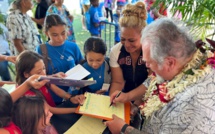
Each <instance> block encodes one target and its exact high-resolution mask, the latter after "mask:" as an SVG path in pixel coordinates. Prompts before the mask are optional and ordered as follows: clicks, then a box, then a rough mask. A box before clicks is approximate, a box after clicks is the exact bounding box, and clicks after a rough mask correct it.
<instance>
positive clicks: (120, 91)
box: [109, 91, 122, 107]
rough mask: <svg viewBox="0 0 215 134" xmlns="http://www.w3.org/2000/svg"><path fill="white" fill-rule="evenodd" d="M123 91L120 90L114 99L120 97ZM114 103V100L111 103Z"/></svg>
mask: <svg viewBox="0 0 215 134" xmlns="http://www.w3.org/2000/svg"><path fill="white" fill-rule="evenodd" d="M121 93H122V91H120V92H119V93H118V94H117V95H116V96H115V98H114V99H116V98H117V97H119V96H120V94H121ZM112 105H113V101H112V102H111V103H110V106H112ZM110 106H109V107H110Z"/></svg>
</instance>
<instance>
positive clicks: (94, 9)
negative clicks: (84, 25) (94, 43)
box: [89, 0, 101, 37]
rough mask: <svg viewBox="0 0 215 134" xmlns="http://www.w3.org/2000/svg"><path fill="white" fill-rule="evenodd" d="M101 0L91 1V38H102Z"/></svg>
mask: <svg viewBox="0 0 215 134" xmlns="http://www.w3.org/2000/svg"><path fill="white" fill-rule="evenodd" d="M98 6H99V0H90V9H89V14H90V29H89V32H90V34H91V36H97V37H100V31H101V30H100V19H99V11H98Z"/></svg>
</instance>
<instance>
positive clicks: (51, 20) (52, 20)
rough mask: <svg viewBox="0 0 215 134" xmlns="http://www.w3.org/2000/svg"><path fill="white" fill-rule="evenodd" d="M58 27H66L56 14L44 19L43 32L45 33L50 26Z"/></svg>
mask: <svg viewBox="0 0 215 134" xmlns="http://www.w3.org/2000/svg"><path fill="white" fill-rule="evenodd" d="M58 25H65V26H66V22H64V21H63V20H62V19H61V17H60V16H59V15H58V14H50V15H48V16H46V18H45V21H44V27H43V28H44V29H43V30H44V31H45V32H47V31H48V30H49V29H50V28H51V27H52V26H58Z"/></svg>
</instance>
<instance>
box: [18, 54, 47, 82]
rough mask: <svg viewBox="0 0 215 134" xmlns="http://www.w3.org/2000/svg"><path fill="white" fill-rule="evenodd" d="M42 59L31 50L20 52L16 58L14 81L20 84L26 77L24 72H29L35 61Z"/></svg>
mask: <svg viewBox="0 0 215 134" xmlns="http://www.w3.org/2000/svg"><path fill="white" fill-rule="evenodd" d="M39 60H43V57H42V56H41V55H39V54H38V53H35V52H33V51H29V50H25V51H23V52H22V53H20V54H19V55H18V57H17V59H16V72H17V75H16V83H17V84H18V85H21V84H22V83H23V82H25V80H26V79H27V78H25V76H24V73H30V72H31V70H32V69H33V68H34V66H35V63H36V62H38V61H39Z"/></svg>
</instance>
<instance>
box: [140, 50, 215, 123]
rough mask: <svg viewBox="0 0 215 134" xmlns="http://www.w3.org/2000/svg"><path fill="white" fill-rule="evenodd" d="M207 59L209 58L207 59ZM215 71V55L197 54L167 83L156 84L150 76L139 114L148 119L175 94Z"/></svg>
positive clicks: (154, 77) (153, 77)
mask: <svg viewBox="0 0 215 134" xmlns="http://www.w3.org/2000/svg"><path fill="white" fill-rule="evenodd" d="M208 57H209V58H208ZM212 68H214V69H215V53H212V52H210V51H208V52H206V53H202V52H200V50H197V52H196V53H195V54H194V56H193V59H192V60H191V61H190V62H189V63H188V64H187V65H186V67H185V68H184V69H183V70H182V72H181V73H179V74H178V75H177V76H175V77H174V79H173V80H171V81H169V82H164V83H162V84H157V83H158V82H157V79H156V76H151V82H150V86H149V88H148V90H147V91H146V94H145V96H144V99H143V101H144V103H143V104H142V105H140V106H139V107H140V109H141V113H142V114H143V115H144V116H145V117H146V119H147V118H149V117H150V116H151V115H152V113H153V112H155V111H157V110H159V109H161V108H162V107H164V106H165V105H166V104H167V103H168V102H169V101H171V100H172V99H173V98H174V97H175V95H176V94H177V93H180V92H183V91H184V90H185V89H186V88H187V87H188V86H190V85H192V84H194V83H196V82H197V81H198V80H199V79H200V78H202V77H204V76H205V75H206V74H208V73H209V72H210V71H211V69H212Z"/></svg>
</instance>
